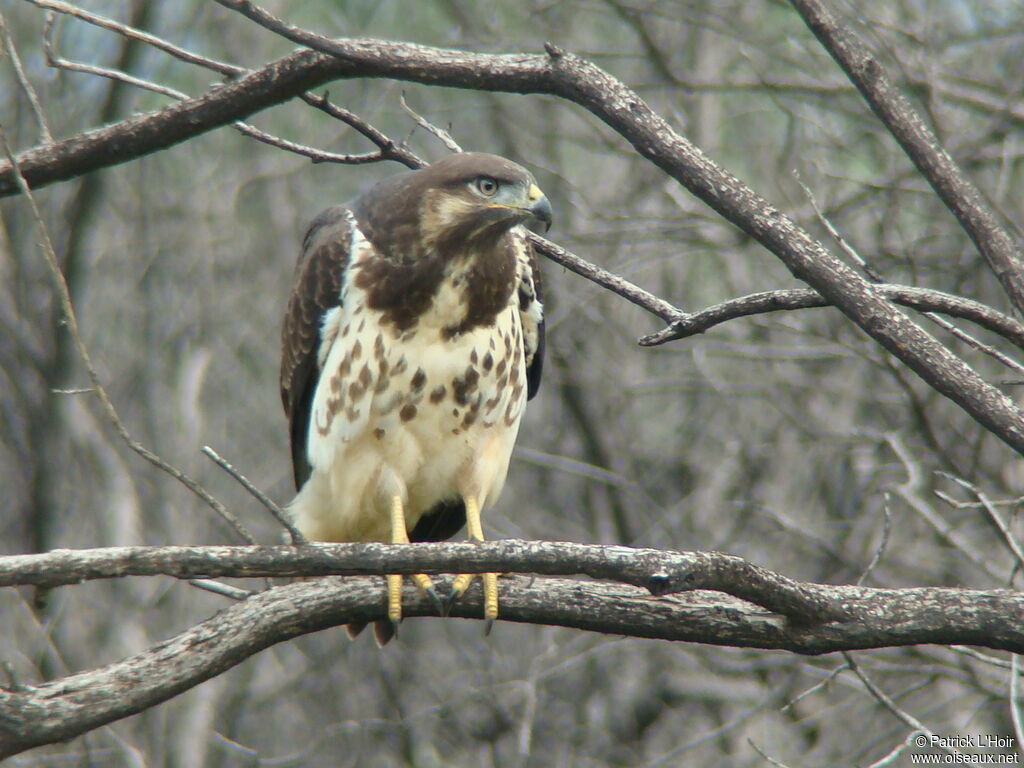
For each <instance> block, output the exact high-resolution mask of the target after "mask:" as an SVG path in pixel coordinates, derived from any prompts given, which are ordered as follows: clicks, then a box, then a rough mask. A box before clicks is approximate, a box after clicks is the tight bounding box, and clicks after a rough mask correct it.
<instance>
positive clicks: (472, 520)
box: [448, 496, 498, 633]
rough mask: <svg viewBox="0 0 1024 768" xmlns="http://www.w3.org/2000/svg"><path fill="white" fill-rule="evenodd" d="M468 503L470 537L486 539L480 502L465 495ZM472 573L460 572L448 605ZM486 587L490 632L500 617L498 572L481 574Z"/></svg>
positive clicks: (472, 538) (462, 590) (464, 585)
mask: <svg viewBox="0 0 1024 768" xmlns="http://www.w3.org/2000/svg"><path fill="white" fill-rule="evenodd" d="M463 501H464V503H465V505H466V528H467V529H468V532H469V538H470V539H471V540H473V541H483V540H484V528H483V525H482V524H481V522H480V502H479V501H478V500H477V498H476V497H475V496H468V497H463ZM474 575H475V574H472V573H460V574H459V575H458V576H456V577H455V581H454V582H453V583H452V593H451V596H450V597H449V598H448V605H449V606H451V604H452V603H453V602H455V601H456V600H457V599H458V598H459V596H460V595H462V593H463V592H465V591H466V589H467V588H468V587H469V585H470V583H471V582H472V581H473V576H474ZM481 578H482V580H483V588H484V619H486V620H487V628H486V629H485V631H486V632H488V633H490V631H491V625H492V624H493V623H494V620H495V619H496V618H498V574H496V573H483V574H481Z"/></svg>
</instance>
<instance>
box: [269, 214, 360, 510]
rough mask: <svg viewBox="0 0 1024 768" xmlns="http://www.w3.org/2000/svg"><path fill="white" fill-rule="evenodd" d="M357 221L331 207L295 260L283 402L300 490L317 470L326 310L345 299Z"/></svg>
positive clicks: (287, 315) (284, 351)
mask: <svg viewBox="0 0 1024 768" xmlns="http://www.w3.org/2000/svg"><path fill="white" fill-rule="evenodd" d="M353 226H354V223H353V219H352V216H351V213H350V211H349V209H347V208H345V207H344V206H335V207H333V208H328V209H327V210H326V211H324V212H323V213H321V214H320V215H319V216H317V217H316V218H315V219H314V220H313V223H312V224H311V225H310V227H309V230H308V231H307V232H306V236H305V237H304V238H303V241H302V250H301V251H300V252H299V258H298V261H297V262H296V264H295V277H294V280H293V285H292V293H291V296H290V297H289V299H288V308H287V310H286V311H285V316H284V327H283V329H282V333H281V402H282V404H283V405H284V410H285V414H286V415H287V416H288V427H289V434H290V437H291V449H292V471H293V474H294V477H295V488H296V490H298V489H300V488H302V486H303V484H304V483H305V482H306V480H307V479H308V478H309V473H310V471H311V468H310V464H309V458H308V456H307V455H306V441H307V434H308V432H309V418H310V411H311V409H312V406H313V395H314V393H315V392H316V385H317V380H318V379H319V377H320V367H319V365H318V363H317V354H318V352H319V346H320V331H321V328H322V326H323V321H324V315H326V314H327V312H328V311H330V310H331V309H332V308H334V307H337V306H339V305H340V304H341V284H342V280H343V279H344V275H345V269H346V268H347V267H348V262H349V258H350V257H351V254H350V252H349V251H350V248H351V241H352V227H353Z"/></svg>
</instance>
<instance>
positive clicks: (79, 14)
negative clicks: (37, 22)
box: [28, 0, 248, 77]
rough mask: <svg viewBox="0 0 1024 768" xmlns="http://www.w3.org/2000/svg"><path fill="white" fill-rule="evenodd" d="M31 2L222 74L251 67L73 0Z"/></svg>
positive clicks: (235, 74)
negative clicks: (183, 44) (186, 45)
mask: <svg viewBox="0 0 1024 768" xmlns="http://www.w3.org/2000/svg"><path fill="white" fill-rule="evenodd" d="M28 2H30V3H31V4H32V5H34V6H36V7H38V8H44V9H46V10H50V11H56V12H58V13H64V14H67V15H69V16H74V17H75V18H78V19H81V20H82V21H85V22H88V23H89V24H92V25H94V26H97V27H101V28H102V29H106V30H108V31H110V32H116V33H117V34H119V35H122V36H123V37H129V38H131V39H133V40H138V41H139V42H141V43H145V44H146V45H150V46H152V47H153V48H156V49H157V50H160V51H163V52H164V53H167V54H169V55H171V56H173V57H174V58H176V59H180V60H181V61H184V62H187V63H189V64H196V65H198V66H201V67H205V68H206V69H210V70H213V71H214V72H219V73H220V74H222V75H226V76H229V77H237V76H238V75H242V74H245V73H246V72H247V71H248V70H246V69H245V68H244V67H237V66H235V65H234V64H228V63H227V62H223V61H217V60H216V59H211V58H209V57H208V56H200V55H199V54H197V53H193V52H192V51H189V50H186V49H184V48H180V47H178V46H176V45H174V44H173V43H170V42H168V41H167V40H164V39H163V38H162V37H157V36H156V35H151V34H149V33H148V32H143V31H142V30H140V29H135V28H134V27H131V26H129V25H127V24H122V23H121V22H119V21H115V20H114V19H110V18H107V17H106V16H101V15H99V14H96V13H90V12H89V11H86V10H84V9H82V8H79V7H78V6H76V5H71V4H70V3H64V2H59V0H28Z"/></svg>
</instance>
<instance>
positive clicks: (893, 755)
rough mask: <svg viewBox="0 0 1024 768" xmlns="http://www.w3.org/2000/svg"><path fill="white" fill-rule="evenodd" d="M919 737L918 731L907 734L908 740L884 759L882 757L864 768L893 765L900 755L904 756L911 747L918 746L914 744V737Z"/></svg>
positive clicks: (898, 745)
mask: <svg viewBox="0 0 1024 768" xmlns="http://www.w3.org/2000/svg"><path fill="white" fill-rule="evenodd" d="M917 735H918V733H917V731H911V732H910V733H908V734H907V738H905V739H904V740H903V741H902V742H900V743H899V744H897V745H896V746H895V747H893V748H892V749H891V750H889V752H887V753H886V754H884V755H882V757H880V758H879V759H878V760H876V761H875V762H873V763H871V764H870V765H866V766H864V768H886V766H889V765H892V761H893V760H895V759H896V758H897V757H899V756H900V755H902V754H903V753H904V752H905V751H906V750H907V748H909V747H911V746H917V745H916V744H914V742H913V739H914V737H915V736H917Z"/></svg>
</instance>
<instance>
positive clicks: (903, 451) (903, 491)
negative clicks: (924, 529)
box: [884, 432, 1006, 581]
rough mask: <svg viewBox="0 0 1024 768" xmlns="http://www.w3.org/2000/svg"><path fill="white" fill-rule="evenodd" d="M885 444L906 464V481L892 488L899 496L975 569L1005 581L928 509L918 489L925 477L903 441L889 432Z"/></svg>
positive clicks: (940, 518)
mask: <svg viewBox="0 0 1024 768" xmlns="http://www.w3.org/2000/svg"><path fill="white" fill-rule="evenodd" d="M884 440H885V442H886V443H887V444H888V445H889V447H890V448H891V449H892V452H893V453H894V454H896V457H897V458H898V459H899V460H900V462H901V463H902V464H903V467H904V469H905V470H906V472H907V479H906V481H905V482H903V483H900V484H898V485H895V486H894V487H893V489H894V491H895V492H896V494H897V495H898V496H899V497H900V498H901V499H903V501H904V502H905V503H906V504H907V505H908V506H909V507H910V508H911V509H913V510H914V511H915V512H917V514H918V515H920V516H921V517H922V518H923V519H924V520H925V522H927V523H928V524H929V525H930V526H932V528H934V529H935V532H936V533H937V534H938V535H939V537H940V538H941V539H942V540H943V541H945V542H946V543H947V544H948V545H949V546H951V547H952V548H953V549H956V550H957V551H958V552H960V553H961V554H963V555H964V557H966V558H967V559H968V560H970V561H971V562H972V563H974V565H975V566H977V567H978V568H980V569H981V570H982V571H984V572H985V573H987V574H988V575H989V576H991V577H992V578H993V579H996V580H998V581H1005V580H1006V574H1004V573H1001V572H1000V571H999V570H998V569H997V568H996V567H995V566H994V565H993V564H992V562H991V558H988V557H985V556H983V555H982V554H980V553H979V552H976V551H974V550H973V549H972V548H971V547H970V546H968V543H967V542H966V541H964V540H963V537H962V536H961V535H960V534H959V533H958V532H957V530H956V529H955V528H954V527H953V526H952V525H950V524H949V522H947V521H946V520H945V519H944V518H943V517H942V515H940V514H938V513H937V512H936V511H935V510H933V509H932V508H931V506H929V505H928V504H927V503H926V502H925V501H924V499H922V498H921V496H920V495H919V494H918V488H920V486H921V483H922V482H923V477H922V475H921V470H920V468H919V467H918V466H917V462H916V461H914V458H913V456H911V454H910V450H909V449H908V448H907V446H906V444H905V443H904V442H903V439H902V438H901V437H900V436H899V435H897V434H895V433H892V432H890V433H888V434H886V435H885V436H884Z"/></svg>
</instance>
